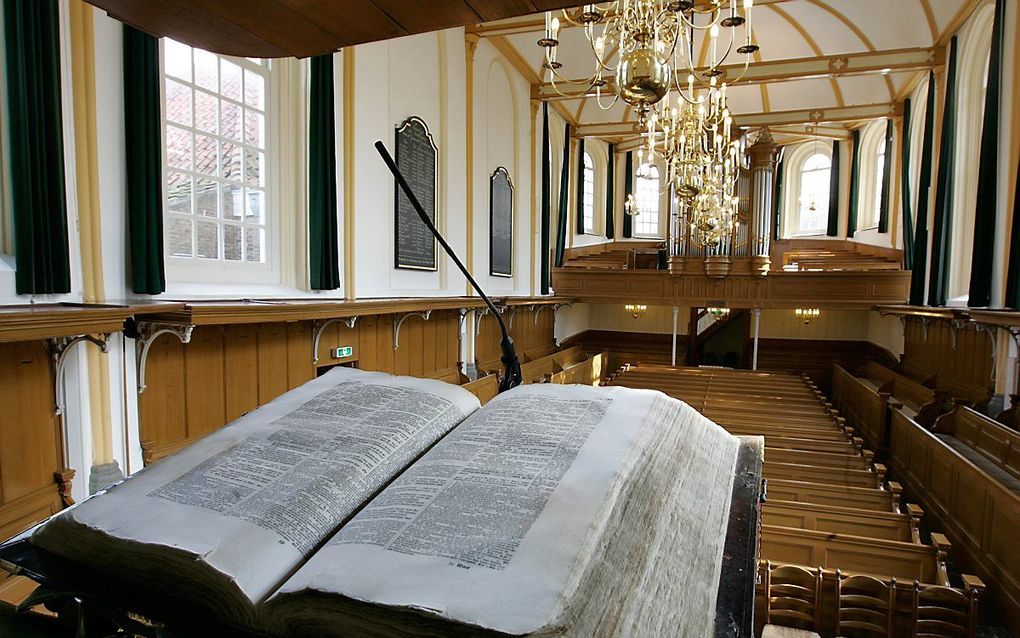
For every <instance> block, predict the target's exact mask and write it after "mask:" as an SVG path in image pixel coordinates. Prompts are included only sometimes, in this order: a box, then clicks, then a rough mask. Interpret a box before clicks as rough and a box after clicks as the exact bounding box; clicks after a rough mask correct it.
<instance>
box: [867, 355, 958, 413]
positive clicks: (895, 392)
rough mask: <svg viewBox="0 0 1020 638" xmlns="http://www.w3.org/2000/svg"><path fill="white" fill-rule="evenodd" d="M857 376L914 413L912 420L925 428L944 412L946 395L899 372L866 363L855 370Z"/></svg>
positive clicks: (873, 363)
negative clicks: (868, 381)
mask: <svg viewBox="0 0 1020 638" xmlns="http://www.w3.org/2000/svg"><path fill="white" fill-rule="evenodd" d="M857 376H858V377H863V378H866V379H871V380H872V381H874V382H875V384H876V385H878V386H879V387H878V392H880V393H882V392H886V393H888V394H889V395H891V396H892V397H893V398H895V399H896V400H897V401H898V402H899V403H902V404H903V405H904V406H906V407H908V408H910V409H911V410H912V411H913V412H915V413H916V416H914V420H916V421H917V422H918V423H920V424H921V425H924V426H925V427H931V426H933V425H934V424H935V419H937V418H938V417H939V416H940V415H941V414H942V413H943V412H944V411H945V410H944V406H945V404H946V402H947V399H948V396H949V395H948V393H946V392H944V391H941V390H932V389H931V388H927V387H925V386H924V385H922V384H920V383H918V382H917V381H914V380H913V379H911V378H909V377H906V376H904V375H902V374H900V373H899V372H894V371H893V370H890V369H889V368H887V367H885V366H883V365H881V364H878V363H875V362H868V363H866V364H865V365H863V366H861V367H860V368H859V369H858V370H857Z"/></svg>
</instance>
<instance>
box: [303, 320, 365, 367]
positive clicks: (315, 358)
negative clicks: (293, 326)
mask: <svg viewBox="0 0 1020 638" xmlns="http://www.w3.org/2000/svg"><path fill="white" fill-rule="evenodd" d="M335 323H343V324H344V325H345V326H347V327H348V328H349V329H351V330H353V329H354V326H355V325H356V324H357V323H358V318H357V317H333V318H332V319H319V320H317V321H316V322H315V336H314V337H313V338H312V365H313V366H314V365H318V363H319V341H320V340H321V339H322V333H323V332H325V331H326V328H328V327H330V326H332V325H333V324H335Z"/></svg>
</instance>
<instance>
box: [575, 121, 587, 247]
mask: <svg viewBox="0 0 1020 638" xmlns="http://www.w3.org/2000/svg"><path fill="white" fill-rule="evenodd" d="M576 205H577V234H578V235H583V234H584V233H585V230H586V229H585V227H584V138H583V137H582V138H581V139H579V140H578V141H577V202H576Z"/></svg>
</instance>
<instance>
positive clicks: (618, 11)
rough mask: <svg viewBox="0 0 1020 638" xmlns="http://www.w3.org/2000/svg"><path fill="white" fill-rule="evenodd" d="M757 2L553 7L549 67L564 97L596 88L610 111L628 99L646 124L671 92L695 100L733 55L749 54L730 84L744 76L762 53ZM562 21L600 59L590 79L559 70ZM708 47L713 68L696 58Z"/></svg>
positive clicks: (645, 1)
mask: <svg viewBox="0 0 1020 638" xmlns="http://www.w3.org/2000/svg"><path fill="white" fill-rule="evenodd" d="M753 4H754V0H616V1H615V2H605V3H597V4H586V5H583V6H582V7H580V8H579V9H573V10H567V9H565V10H562V11H561V12H559V15H554V14H553V12H548V13H546V25H545V35H544V37H543V38H542V39H541V40H539V41H538V44H539V45H540V46H542V47H544V48H545V62H544V65H543V66H544V68H545V69H546V70H547V71H548V73H549V76H550V81H551V84H552V87H553V90H555V91H556V92H557V93H558V94H559V95H561V96H563V97H568V98H575V97H584V96H586V95H588V94H589V93H590V92H591V91H592V90H594V91H595V96H596V100H597V102H598V104H599V107H600V108H602V109H604V110H608V109H610V108H612V106H613V105H614V104H615V103H616V101H617V100H620V99H622V100H623V101H624V102H626V103H627V104H630V105H631V106H633V107H634V108H635V109H636V111H637V117H638V124H639V126H641V127H642V128H643V127H644V125H645V122H646V119H647V117H648V115H649V113H650V111H651V109H652V107H653V106H654V105H656V104H658V103H659V101H661V100H662V99H663V98H664V97H665V96H666V94H667V93H668V92H669V91H670V90H675V91H677V92H678V93H679V94H680V95H681V96H682V97H683V98H684V100H686V101H687V102H688V103H694V101H695V100H696V97H695V96H694V95H692V94H691V92H692V90H693V89H695V88H707V87H708V86H709V84H710V82H711V81H712V80H715V79H718V78H719V77H720V76H723V75H724V74H725V73H726V71H725V70H724V69H723V68H722V67H723V65H724V64H725V63H726V62H727V61H728V60H729V58H730V56H731V54H733V53H737V54H740V55H742V56H744V62H743V65H744V69H743V71H742V72H741V73H740V74H739V77H738V78H736V79H731V80H730V82H729V83H730V84H733V82H735V81H737V80H739V78H740V77H743V72H744V71H746V70H747V67H748V66H749V65H750V63H751V57H752V56H753V55H754V53H756V52H757V51H758V45H757V44H755V43H754V40H753V37H752V34H753V30H752V28H751V14H752V8H753ZM738 5H739V6H738ZM564 26H575V27H582V28H583V29H584V36H585V39H586V40H587V43H588V46H589V47H590V48H591V50H592V53H593V54H594V58H595V60H594V65H593V71H592V73H591V75H590V76H588V77H586V78H583V79H579V80H571V79H567V78H565V77H563V75H562V74H561V73H560V69H561V68H562V67H563V64H562V62H560V61H559V60H558V49H559V44H560V41H559V37H560V30H561V28H563V27H564ZM740 27H744V29H743V31H744V35H743V37H742V38H741V40H740V41H739V42H738V37H737V34H738V31H739V30H740ZM722 29H726V30H728V32H729V39H728V40H729V41H728V43H726V44H725V46H722V43H721V42H720V41H721V40H723V39H725V37H724V36H723V35H722ZM705 38H708V42H705ZM703 47H707V51H708V52H709V53H710V59H709V60H708V62H707V65H701V64H700V63H699V61H698V60H697V59H696V57H697V56H698V55H699V54H700V52H701V51H702V48H703ZM614 62H615V64H614ZM699 67H700V68H699ZM684 78H693V82H688V83H687V85H685V86H682V85H681V82H682V81H683V79H684ZM610 79H612V80H613V86H612V93H613V94H614V95H613V98H612V100H611V101H609V102H608V103H604V102H603V99H602V97H603V92H604V90H605V89H606V88H607V87H608V86H609V84H610ZM685 91H686V94H685Z"/></svg>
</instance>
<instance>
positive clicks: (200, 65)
mask: <svg viewBox="0 0 1020 638" xmlns="http://www.w3.org/2000/svg"><path fill="white" fill-rule="evenodd" d="M219 66H220V65H219V60H218V59H217V57H216V54H215V53H209V52H208V51H203V50H202V49H195V84H197V85H198V86H200V87H202V88H203V89H209V90H210V91H212V92H214V93H215V92H217V91H218V90H219V86H220V81H219V78H220V75H219V71H218V69H219Z"/></svg>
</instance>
